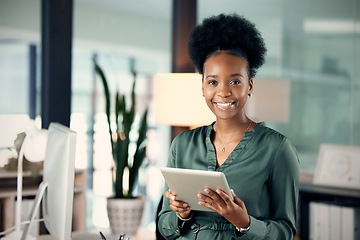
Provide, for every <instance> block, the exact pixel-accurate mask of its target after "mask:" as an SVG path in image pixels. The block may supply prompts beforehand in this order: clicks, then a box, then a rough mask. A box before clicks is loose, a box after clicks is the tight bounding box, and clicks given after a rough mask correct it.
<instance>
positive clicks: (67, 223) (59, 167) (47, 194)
mask: <svg viewBox="0 0 360 240" xmlns="http://www.w3.org/2000/svg"><path fill="white" fill-rule="evenodd" d="M75 145H76V133H75V132H74V131H72V130H70V129H69V128H68V127H65V126H63V125H61V124H59V123H51V124H50V126H49V131H48V139H47V145H46V152H45V159H44V174H43V181H42V183H41V184H40V186H39V189H38V193H37V195H36V197H35V203H34V206H33V209H32V214H31V216H30V224H28V225H27V226H26V227H25V229H24V232H23V234H22V238H21V239H22V240H25V239H26V238H27V236H28V232H29V229H30V228H31V223H32V222H33V220H34V218H35V213H36V211H37V210H38V207H39V205H40V202H41V200H42V209H43V215H44V222H45V226H46V228H47V230H48V231H49V233H50V235H51V237H52V238H53V239H54V240H70V239H71V228H72V214H73V197H74V176H75Z"/></svg>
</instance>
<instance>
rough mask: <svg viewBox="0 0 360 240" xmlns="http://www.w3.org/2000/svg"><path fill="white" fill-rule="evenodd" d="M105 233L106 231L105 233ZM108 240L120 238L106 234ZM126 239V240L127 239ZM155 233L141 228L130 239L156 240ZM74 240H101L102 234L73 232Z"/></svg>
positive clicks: (41, 238) (42, 238)
mask: <svg viewBox="0 0 360 240" xmlns="http://www.w3.org/2000/svg"><path fill="white" fill-rule="evenodd" d="M104 232H105V231H104ZM104 235H105V236H106V239H107V240H118V239H119V236H117V237H111V236H109V235H108V234H104ZM37 239H38V240H52V238H51V237H50V236H49V235H43V236H39V237H38V238H37ZM125 239H126V238H125ZM155 239H156V237H155V231H152V230H150V229H147V228H140V229H139V230H138V233H137V234H136V236H132V237H130V240H155ZM72 240H101V238H100V234H99V232H97V231H90V232H73V233H72Z"/></svg>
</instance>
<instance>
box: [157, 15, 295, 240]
mask: <svg viewBox="0 0 360 240" xmlns="http://www.w3.org/2000/svg"><path fill="white" fill-rule="evenodd" d="M265 52H266V48H265V44H264V42H263V39H262V37H261V35H260V33H259V32H258V31H257V29H256V27H255V26H254V24H252V23H251V22H249V21H248V20H247V19H245V18H243V17H240V16H238V15H224V14H221V15H219V16H214V17H210V18H208V19H205V20H204V21H203V23H202V24H200V25H199V26H197V27H196V28H195V29H194V30H193V32H192V34H191V36H190V41H189V54H190V56H191V59H192V61H193V63H194V65H195V66H196V68H197V70H198V71H199V73H201V74H202V79H203V80H202V92H203V95H204V98H205V101H206V104H207V106H208V107H209V109H210V110H211V111H212V112H213V114H214V115H215V117H216V121H215V122H213V123H212V124H211V125H209V126H203V127H199V128H195V129H193V130H190V131H186V132H183V133H181V134H179V135H178V136H177V137H176V138H175V139H174V140H173V142H172V145H171V149H170V156H169V160H168V167H173V168H187V169H197V170H207V171H218V172H223V173H224V174H225V176H226V178H227V181H228V183H229V186H230V188H231V189H232V190H231V195H232V196H229V195H228V194H227V193H225V192H224V191H223V190H222V189H209V188H205V189H204V192H205V193H206V195H205V194H202V193H199V194H198V195H197V197H198V198H199V202H198V204H199V205H201V206H204V207H206V208H209V209H211V210H213V211H212V212H208V211H196V210H192V208H191V206H189V204H188V203H186V202H182V201H180V200H177V198H176V195H175V194H174V193H172V191H171V189H169V190H167V191H166V192H165V194H164V199H163V205H162V210H161V212H160V214H159V223H158V226H159V230H160V232H161V234H162V235H163V236H164V237H166V238H167V239H177V238H181V239H239V238H241V239H280V240H281V239H289V240H290V239H293V238H294V235H295V232H296V226H295V220H296V204H297V197H298V188H299V161H298V158H297V154H296V151H295V149H294V147H293V146H292V144H291V143H290V142H289V140H288V139H287V138H286V137H285V136H283V135H282V134H280V133H278V132H276V131H275V130H273V129H270V128H268V127H266V126H265V124H264V123H256V122H254V121H252V120H251V119H250V118H248V117H247V115H246V113H245V104H246V102H247V100H248V98H249V97H250V96H251V93H252V91H253V81H254V80H253V78H254V77H255V74H256V71H257V69H258V68H259V67H260V66H261V65H262V64H263V62H264V54H265ZM166 189H168V188H166Z"/></svg>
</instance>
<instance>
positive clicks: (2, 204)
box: [0, 168, 86, 232]
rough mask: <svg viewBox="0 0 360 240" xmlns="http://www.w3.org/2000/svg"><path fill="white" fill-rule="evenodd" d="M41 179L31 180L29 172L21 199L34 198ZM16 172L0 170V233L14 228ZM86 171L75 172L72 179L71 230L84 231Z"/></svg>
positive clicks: (25, 176)
mask: <svg viewBox="0 0 360 240" xmlns="http://www.w3.org/2000/svg"><path fill="white" fill-rule="evenodd" d="M41 180H42V177H41V176H40V177H38V178H32V177H31V173H30V172H25V173H24V176H23V194H22V195H23V197H24V198H26V197H34V196H35V195H36V192H37V190H38V186H39V183H40V182H41ZM16 187H17V172H9V171H6V170H4V169H3V168H0V232H1V231H3V230H5V229H8V228H10V227H12V226H14V213H15V200H16V193H17V192H16ZM85 191H86V171H85V170H76V171H75V179H74V210H75V209H76V211H75V212H74V214H73V230H75V231H83V230H85V215H86V204H85V203H86V199H85Z"/></svg>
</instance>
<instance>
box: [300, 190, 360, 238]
mask: <svg viewBox="0 0 360 240" xmlns="http://www.w3.org/2000/svg"><path fill="white" fill-rule="evenodd" d="M311 201H331V202H334V203H336V202H344V201H346V202H349V203H359V201H360V190H352V189H345V188H337V187H323V186H317V185H313V184H312V183H300V191H299V213H300V219H299V220H300V221H299V232H300V234H299V235H300V239H301V240H303V239H309V203H310V202H311Z"/></svg>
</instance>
